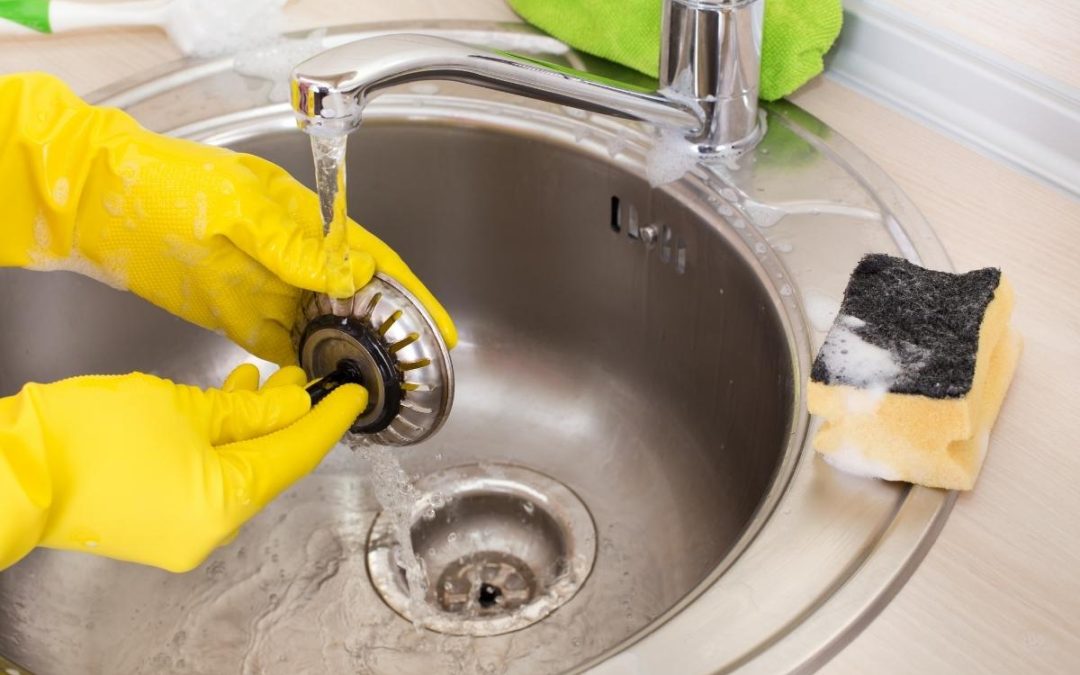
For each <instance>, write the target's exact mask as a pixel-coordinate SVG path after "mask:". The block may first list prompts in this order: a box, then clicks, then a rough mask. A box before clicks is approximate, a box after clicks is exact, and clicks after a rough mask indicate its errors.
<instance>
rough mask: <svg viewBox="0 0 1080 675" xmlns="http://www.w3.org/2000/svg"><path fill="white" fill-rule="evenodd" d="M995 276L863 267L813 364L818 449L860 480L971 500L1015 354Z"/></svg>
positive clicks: (1002, 290)
mask: <svg viewBox="0 0 1080 675" xmlns="http://www.w3.org/2000/svg"><path fill="white" fill-rule="evenodd" d="M1012 307H1013V293H1012V287H1011V286H1010V285H1009V283H1008V281H1007V280H1006V279H1005V277H1004V276H1003V275H1002V274H1001V272H1000V270H997V269H989V268H988V269H982V270H975V271H972V272H967V273H965V274H950V273H947V272H938V271H933V270H927V269H923V268H921V267H919V266H917V265H913V264H912V263H910V262H908V261H906V260H902V259H900V258H893V257H891V256H887V255H881V254H874V255H868V256H866V257H865V258H863V259H862V260H861V261H860V262H859V264H858V266H857V267H856V268H855V271H854V272H853V273H852V275H851V279H850V280H849V281H848V287H847V289H846V290H845V291H844V300H843V302H842V303H841V306H840V313H839V315H838V316H837V318H836V321H835V322H834V323H833V325H832V328H831V329H830V330H829V333H828V335H827V336H826V338H825V343H824V344H823V345H822V347H821V351H820V352H819V353H818V355H817V358H816V359H815V360H814V365H813V369H812V370H811V374H810V386H809V388H808V404H809V407H810V412H811V413H813V414H815V415H820V416H821V417H824V418H825V422H824V424H823V425H822V427H821V429H820V430H819V432H818V434H817V436H816V437H815V439H814V447H815V448H816V449H817V450H818V451H819V452H821V453H822V454H823V455H824V457H825V460H826V461H828V462H829V463H830V464H833V465H834V466H836V467H838V468H840V469H843V470H845V471H849V472H852V473H858V474H861V475H867V476H872V477H876V478H883V479H886V480H901V481H908V482H911V483H919V484H921V485H927V486H931V487H941V488H949V489H958V490H969V489H971V488H972V487H973V486H974V484H975V478H976V477H977V476H978V473H979V469H980V467H981V466H982V461H983V457H984V456H985V453H986V446H987V441H988V438H989V433H990V429H991V427H992V426H993V423H994V420H995V419H996V417H997V413H998V410H999V409H1000V407H1001V403H1002V400H1003V399H1004V397H1005V392H1006V390H1007V389H1008V385H1009V382H1010V381H1011V379H1012V375H1013V372H1014V370H1015V368H1016V362H1017V359H1018V357H1019V354H1020V338H1019V336H1018V335H1017V333H1016V332H1015V331H1014V330H1013V329H1012V328H1011V326H1010V325H1009V318H1010V316H1011V314H1012Z"/></svg>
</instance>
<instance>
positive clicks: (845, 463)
mask: <svg viewBox="0 0 1080 675" xmlns="http://www.w3.org/2000/svg"><path fill="white" fill-rule="evenodd" d="M823 458H824V459H825V461H826V462H828V463H829V464H831V465H832V466H834V467H836V468H837V469H840V470H841V471H844V472H846V473H850V474H854V475H856V476H865V477H866V478H881V479H884V480H899V479H900V474H899V473H898V472H897V471H896V470H895V469H893V468H892V467H891V466H889V465H888V464H884V463H882V462H876V461H874V460H872V459H868V458H867V457H866V455H865V454H864V453H863V452H862V451H861V450H860V449H859V448H857V447H856V446H854V445H848V444H845V445H842V446H840V449H839V450H837V451H836V452H831V453H829V454H827V455H824V456H823Z"/></svg>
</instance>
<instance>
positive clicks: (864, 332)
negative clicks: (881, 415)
mask: <svg viewBox="0 0 1080 675" xmlns="http://www.w3.org/2000/svg"><path fill="white" fill-rule="evenodd" d="M1000 281H1001V270H998V269H995V268H986V269H981V270H974V271H972V272H967V273H964V274H950V273H948V272H937V271H934V270H928V269H924V268H922V267H919V266H918V265H913V264H911V263H910V262H908V261H906V260H903V259H901V258H894V257H892V256H888V255H884V254H880V253H875V254H871V255H867V256H865V257H864V258H863V259H862V260H861V261H859V264H858V266H857V267H856V268H855V271H854V272H852V274H851V278H850V279H849V280H848V285H847V289H846V290H845V291H844V300H843V302H842V303H841V305H840V315H839V316H838V317H837V324H834V326H833V330H834V331H835V330H838V326H846V329H849V330H851V331H852V332H853V333H855V335H857V336H858V338H861V339H862V340H863V341H864V342H867V343H869V344H871V345H874V346H877V347H881V348H882V349H886V350H888V351H889V352H890V353H891V354H892V355H893V357H894V358H895V360H896V361H897V363H898V365H899V366H900V368H901V370H902V372H903V376H901V377H897V378H896V379H895V380H894V381H892V382H891V383H890V385H889V391H891V392H894V393H898V394H921V395H923V396H928V397H931V398H959V397H962V396H964V395H966V394H967V393H968V391H969V390H970V389H971V385H972V380H973V378H974V377H975V356H976V353H977V352H978V350H979V329H980V327H981V326H982V322H983V316H984V315H985V313H986V308H987V306H988V305H989V304H990V301H991V300H993V298H994V291H995V290H996V289H997V287H998V284H999V282H1000ZM847 317H856V318H857V319H859V320H861V321H858V322H852V321H851V320H850V319H847ZM844 321H847V323H846V324H842V323H841V322H844ZM862 322H865V324H864V323H862ZM841 330H843V328H841ZM826 361H827V359H826V358H824V356H823V354H818V357H817V359H815V360H814V367H813V369H812V370H811V372H810V377H811V379H812V380H814V381H816V382H823V383H826V384H850V385H852V386H859V384H860V383H859V382H856V381H852V380H850V379H848V378H846V377H845V374H844V373H832V372H830V370H829V367H828V365H827V363H826Z"/></svg>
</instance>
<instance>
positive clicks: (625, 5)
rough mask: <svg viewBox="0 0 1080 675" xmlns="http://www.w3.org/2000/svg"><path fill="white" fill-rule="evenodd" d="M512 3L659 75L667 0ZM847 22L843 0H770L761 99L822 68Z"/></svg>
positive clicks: (593, 48) (556, 30)
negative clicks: (662, 10) (662, 11)
mask: <svg viewBox="0 0 1080 675" xmlns="http://www.w3.org/2000/svg"><path fill="white" fill-rule="evenodd" d="M507 2H508V3H509V4H510V6H511V7H512V8H513V9H514V11H515V12H517V13H518V14H520V15H521V18H523V19H525V20H526V21H528V22H529V23H531V24H533V25H534V26H536V27H537V28H540V29H542V30H544V31H546V32H548V33H550V34H552V35H554V36H555V37H557V38H559V39H560V40H562V41H563V42H565V43H566V44H568V45H570V46H571V47H574V48H576V49H580V50H581V51H583V52H588V53H589V54H595V55H596V56H600V57H603V58H605V59H610V60H612V61H615V62H616V63H621V64H622V65H624V66H627V67H629V68H633V69H634V70H637V71H639V72H642V73H645V74H646V75H651V76H653V77H656V74H657V71H658V67H659V63H660V7H661V2H662V0H507ZM691 4H692V3H691ZM842 21H843V8H842V7H841V2H840V0H765V25H764V27H763V29H762V31H763V35H762V44H761V86H760V93H759V95H760V96H761V98H763V99H765V100H766V101H775V100H777V99H780V98H783V97H784V96H787V95H788V94H790V93H791V92H793V91H795V90H796V89H798V88H799V87H801V86H802V85H803V84H805V83H806V81H807V80H809V79H810V78H812V77H814V76H815V75H817V74H818V73H820V72H821V70H822V61H821V57H822V56H823V55H824V54H825V52H827V51H828V50H829V47H830V46H832V43H833V42H834V41H835V40H836V36H837V35H839V34H840V24H841V22H842Z"/></svg>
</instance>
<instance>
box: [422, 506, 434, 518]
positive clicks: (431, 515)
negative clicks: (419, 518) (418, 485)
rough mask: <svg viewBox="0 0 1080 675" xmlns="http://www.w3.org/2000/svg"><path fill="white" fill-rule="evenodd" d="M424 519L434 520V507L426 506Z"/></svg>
mask: <svg viewBox="0 0 1080 675" xmlns="http://www.w3.org/2000/svg"><path fill="white" fill-rule="evenodd" d="M424 520H435V509H434V508H428V510H427V511H424Z"/></svg>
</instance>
